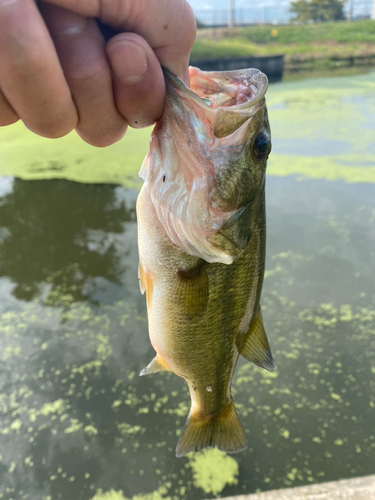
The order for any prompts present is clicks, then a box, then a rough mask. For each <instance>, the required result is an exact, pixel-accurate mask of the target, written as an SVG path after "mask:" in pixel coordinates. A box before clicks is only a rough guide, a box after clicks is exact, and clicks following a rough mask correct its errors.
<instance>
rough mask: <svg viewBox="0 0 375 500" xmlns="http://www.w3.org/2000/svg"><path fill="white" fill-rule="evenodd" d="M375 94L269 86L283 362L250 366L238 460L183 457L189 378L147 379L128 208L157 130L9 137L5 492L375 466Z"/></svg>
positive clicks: (77, 491) (241, 382)
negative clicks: (104, 145) (88, 140)
mask: <svg viewBox="0 0 375 500" xmlns="http://www.w3.org/2000/svg"><path fill="white" fill-rule="evenodd" d="M374 95H375V74H373V75H364V76H360V77H358V76H356V77H346V78H337V79H327V80H311V81H305V82H296V83H285V84H276V85H274V86H272V87H271V89H270V95H269V104H270V119H271V124H272V125H273V127H272V129H273V137H274V150H273V159H272V161H271V162H270V166H269V176H268V181H267V221H268V247H267V252H268V253H267V272H266V279H265V284H264V291H263V296H262V308H263V315H264V321H265V327H266V330H267V333H268V336H269V339H270V343H271V347H272V351H273V354H274V358H275V361H276V365H277V370H276V371H275V372H274V373H268V372H266V371H263V370H261V369H259V368H257V367H255V366H253V365H250V364H249V363H247V362H246V361H245V360H241V361H240V362H239V364H238V367H237V369H236V372H235V376H234V381H233V396H234V399H235V402H236V406H237V410H238V413H239V416H240V419H241V422H242V424H243V426H244V428H245V430H246V435H247V439H248V442H249V449H248V450H247V451H246V452H244V453H241V454H238V455H232V456H229V455H225V454H224V453H221V452H219V451H217V450H212V449H209V450H206V451H204V452H202V453H199V454H191V455H189V456H188V457H186V458H182V459H176V458H175V457H174V449H175V446H176V442H177V439H178V435H179V432H180V430H181V428H182V426H183V425H184V421H185V417H186V414H187V412H188V409H189V395H188V391H187V389H186V387H185V384H184V382H183V381H182V380H181V379H179V378H178V377H176V376H174V375H173V374H168V373H161V374H157V375H154V376H153V377H143V378H139V377H138V373H139V372H140V371H141V369H142V368H144V367H145V366H146V365H147V363H148V362H149V361H150V360H151V359H152V357H153V354H154V353H153V349H152V347H151V345H150V343H149V340H148V335H147V320H146V309H145V303H144V297H142V296H141V295H140V293H139V290H138V279H137V248H136V219H135V210H134V206H135V199H136V195H137V181H136V180H135V177H134V176H135V172H136V171H137V169H138V166H139V163H140V161H141V160H140V158H141V156H142V155H143V154H144V151H145V150H146V149H147V141H148V139H147V133H148V132H142V133H141V134H140V136H137V135H136V133H133V132H132V133H131V134H130V136H129V137H128V138H127V139H125V141H124V142H123V143H121V144H120V145H116V146H115V147H113V148H110V149H109V150H108V151H107V152H106V153H104V152H103V150H95V149H94V148H90V147H89V146H83V145H81V144H80V143H79V142H77V140H76V139H75V138H74V137H73V136H70V137H68V138H66V139H62V140H61V141H60V140H59V141H47V140H43V139H40V138H35V137H34V136H32V135H31V134H29V133H28V132H26V131H25V130H24V129H22V127H21V126H19V125H18V124H17V125H16V126H13V128H12V127H9V128H8V129H4V130H2V131H1V135H0V151H1V152H2V153H1V163H0V173H1V174H3V176H2V177H1V176H0V498H1V499H2V500H5V499H6V500H11V499H13V500H18V499H27V500H40V499H42V500H57V499H62V500H71V499H72V498H73V499H84V500H124V499H133V500H160V499H176V500H179V499H188V500H190V499H191V500H199V499H204V498H210V497H214V496H228V495H235V494H243V493H251V492H255V491H257V490H262V491H265V490H268V489H274V488H282V487H286V486H297V485H301V484H307V483H312V482H321V481H330V480H335V479H339V478H344V477H345V478H348V477H352V476H358V475H364V474H371V473H374V472H375V465H374V464H375V424H374V422H375V202H374V200H375V174H374V172H375V151H374V149H373V144H374V141H373V138H374V132H375V122H374V119H373V117H374V116H375V115H374V112H375V98H374ZM21 145H24V146H23V150H20V147H21ZM121 147H123V149H121ZM43 148H44V149H43ZM97 151H98V152H97ZM126 151H128V152H129V156H127V154H126ZM90 175H91V177H92V178H91V180H92V182H93V183H88V181H90ZM56 177H57V179H56ZM54 178H55V179H54ZM32 179H34V180H32ZM76 181H84V183H83V182H76Z"/></svg>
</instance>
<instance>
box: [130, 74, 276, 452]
mask: <svg viewBox="0 0 375 500" xmlns="http://www.w3.org/2000/svg"><path fill="white" fill-rule="evenodd" d="M189 74H190V82H191V84H190V88H189V87H188V86H186V85H185V83H184V82H183V81H182V80H180V79H179V78H178V77H177V76H175V75H173V74H172V73H170V72H169V71H167V70H164V75H165V81H166V98H165V108H164V114H163V116H162V118H161V119H160V120H159V121H158V122H157V123H156V125H155V128H154V131H153V133H152V136H151V140H150V151H149V153H148V155H147V156H146V158H145V160H144V162H143V164H142V167H141V170H140V176H141V177H142V178H143V180H144V183H143V186H142V188H141V191H140V193H139V196H138V199H137V207H136V209H137V223H138V247H139V281H140V288H141V292H142V293H144V292H146V304H147V316H148V329H149V336H150V341H151V344H152V346H153V348H154V350H155V352H156V355H155V357H154V358H153V360H152V361H151V362H150V363H149V365H148V366H147V367H146V368H145V369H144V370H142V372H141V373H140V375H142V376H143V375H149V374H154V373H157V372H161V371H171V372H173V373H175V374H176V375H177V376H179V377H182V378H183V379H184V380H185V381H186V383H187V385H188V388H189V392H190V397H191V408H190V412H189V414H188V417H187V421H186V424H185V427H184V429H183V431H182V432H181V435H180V437H179V440H178V443H177V448H176V456H177V457H182V456H184V455H186V454H187V453H189V452H191V451H196V452H197V451H200V450H202V449H204V448H206V447H216V448H218V449H219V450H222V451H224V452H226V453H236V452H240V451H243V450H244V449H246V447H247V442H246V438H245V433H244V431H243V427H242V425H241V423H240V421H239V418H238V415H237V412H236V409H235V405H234V402H233V399H232V396H231V381H232V377H233V372H234V369H235V367H236V363H237V361H238V358H239V356H240V355H241V356H244V357H245V358H246V359H247V360H249V361H250V362H252V363H255V364H256V365H258V366H260V367H262V368H265V369H266V370H269V371H273V369H274V361H273V357H272V354H271V350H270V346H269V342H268V339H267V336H266V333H265V330H264V326H263V319H262V313H261V308H260V295H261V291H262V284H263V277H264V269H265V238H266V215H265V173H266V164H267V158H268V156H269V154H270V152H271V132H270V125H269V120H268V114H267V108H266V104H265V93H266V91H267V87H268V80H267V77H266V76H265V75H264V74H263V73H262V72H261V71H259V70H257V69H245V70H238V71H230V72H206V71H201V70H199V69H198V68H193V67H190V68H189Z"/></svg>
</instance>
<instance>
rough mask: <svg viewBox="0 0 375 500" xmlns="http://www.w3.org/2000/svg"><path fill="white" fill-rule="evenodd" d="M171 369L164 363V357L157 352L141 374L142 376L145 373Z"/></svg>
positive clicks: (149, 373)
mask: <svg viewBox="0 0 375 500" xmlns="http://www.w3.org/2000/svg"><path fill="white" fill-rule="evenodd" d="M170 371H171V370H170V369H169V368H168V367H167V365H166V364H165V363H164V361H163V360H162V358H161V357H160V356H159V355H158V354H157V355H156V356H155V357H154V359H153V360H152V361H151V363H149V364H148V365H147V366H146V368H144V369H143V370H142V371H141V373H140V374H139V376H140V377H143V375H151V374H153V373H158V372H170Z"/></svg>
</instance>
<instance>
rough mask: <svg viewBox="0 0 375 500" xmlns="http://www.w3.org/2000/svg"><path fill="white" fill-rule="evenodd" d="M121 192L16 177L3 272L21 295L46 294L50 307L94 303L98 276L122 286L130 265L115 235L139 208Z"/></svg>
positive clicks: (1, 213) (8, 198) (2, 230)
mask: <svg viewBox="0 0 375 500" xmlns="http://www.w3.org/2000/svg"><path fill="white" fill-rule="evenodd" d="M4 185H6V184H5V183H4ZM7 185H8V186H9V183H7ZM117 191H118V189H117V188H116V186H111V185H96V184H92V185H83V184H79V183H72V182H68V181H65V180H59V181H50V180H45V181H38V182H36V181H35V182H26V181H23V180H20V179H15V180H14V182H13V186H12V191H11V192H8V193H7V194H4V196H3V197H2V198H1V204H0V276H6V277H8V278H9V279H10V280H11V281H12V282H13V283H15V285H16V286H15V287H14V289H13V294H14V296H15V297H16V298H18V299H21V300H26V301H29V300H32V299H36V298H38V297H41V296H42V297H43V300H44V302H45V303H46V304H49V305H61V304H62V303H65V304H69V303H72V302H76V301H84V300H91V301H93V300H95V299H94V297H95V293H96V292H97V290H98V287H99V286H100V285H99V283H98V281H97V280H96V278H97V277H100V278H101V279H105V280H108V281H110V282H112V283H117V284H120V282H121V275H122V273H123V272H124V270H125V269H124V267H123V266H122V264H121V257H120V255H119V253H118V251H117V249H116V245H115V243H114V241H113V238H111V237H110V235H115V234H122V233H123V231H124V223H126V222H129V221H133V222H134V221H135V210H134V206H131V207H127V204H126V200H119V199H118V196H117Z"/></svg>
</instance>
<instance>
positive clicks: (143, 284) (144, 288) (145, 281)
mask: <svg viewBox="0 0 375 500" xmlns="http://www.w3.org/2000/svg"><path fill="white" fill-rule="evenodd" d="M138 279H139V288H140V289H141V294H142V295H143V294H144V293H145V292H146V298H147V306H148V307H151V301H152V292H153V289H154V284H153V281H152V278H151V274H150V272H146V271H145V270H144V267H143V266H142V264H141V263H139V265H138Z"/></svg>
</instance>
